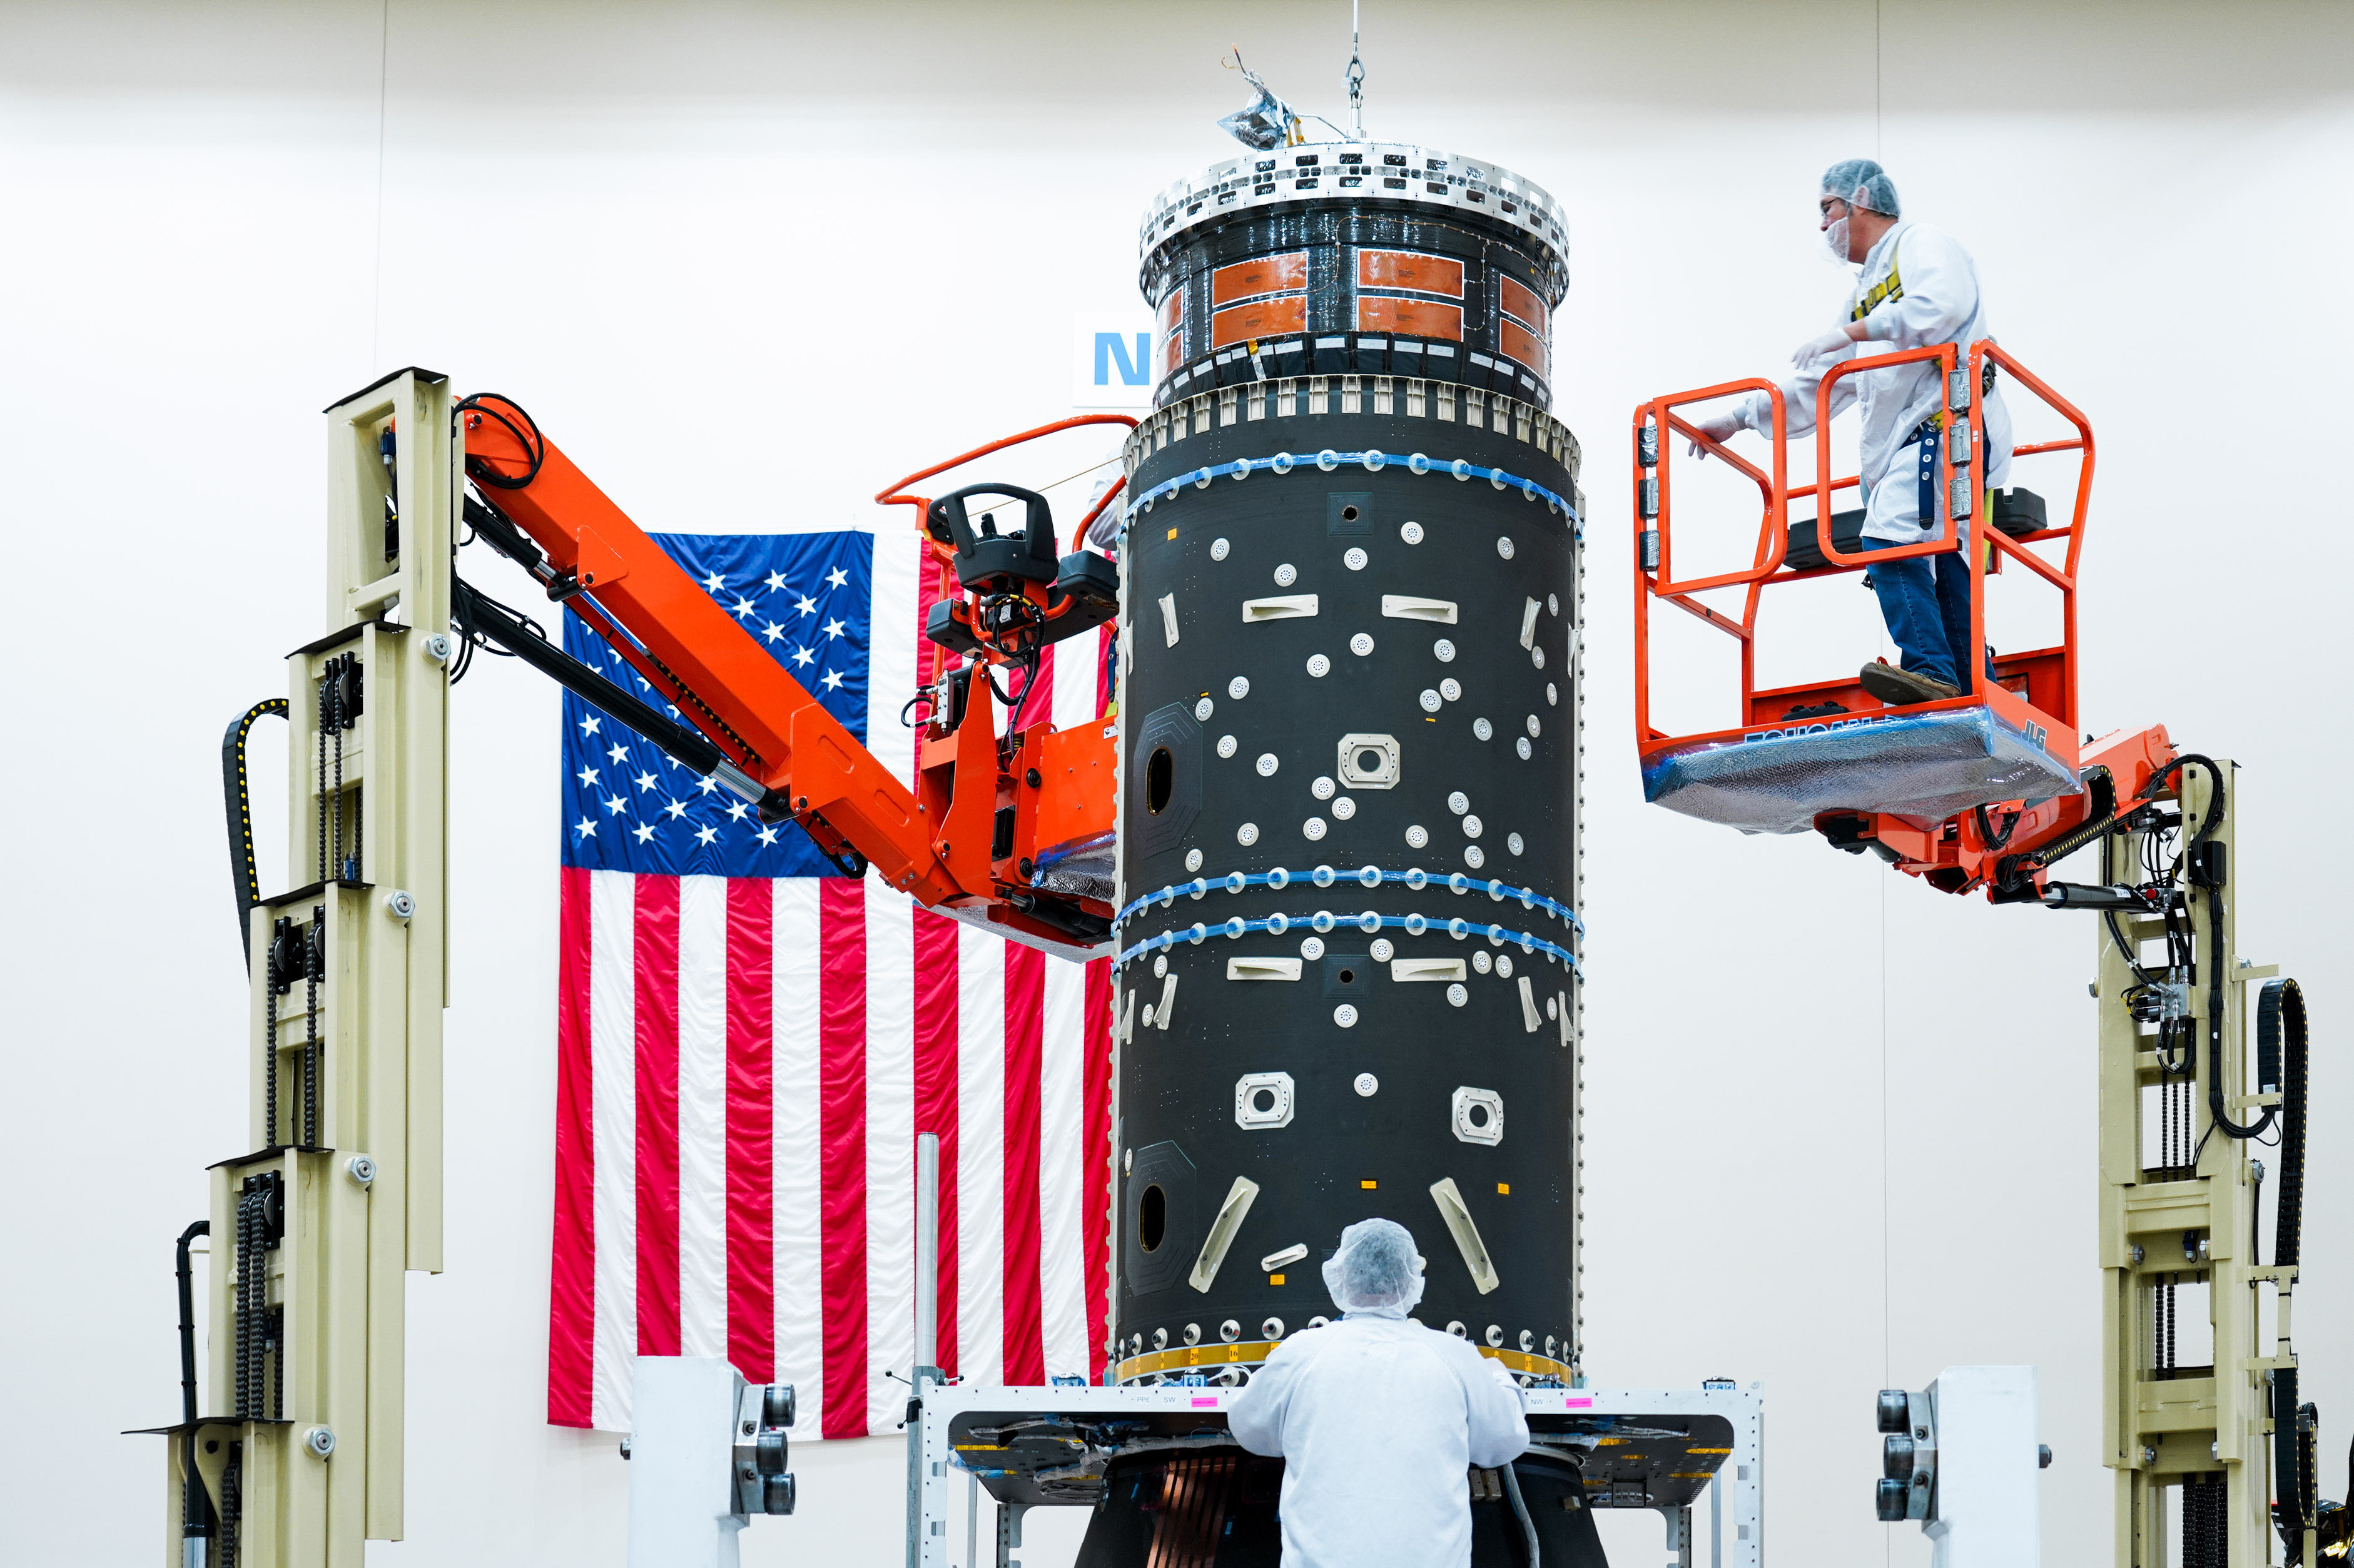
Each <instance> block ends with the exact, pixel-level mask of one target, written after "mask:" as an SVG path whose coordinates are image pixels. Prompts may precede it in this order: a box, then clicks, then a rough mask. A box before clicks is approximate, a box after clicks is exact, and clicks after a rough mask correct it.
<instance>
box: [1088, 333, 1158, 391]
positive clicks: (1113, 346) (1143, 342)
mask: <svg viewBox="0 0 2354 1568" xmlns="http://www.w3.org/2000/svg"><path fill="white" fill-rule="evenodd" d="M1134 335H1135V343H1136V353H1135V355H1134V356H1133V357H1131V356H1130V355H1129V349H1128V344H1127V343H1126V342H1124V341H1123V340H1124V339H1126V338H1128V337H1129V334H1127V333H1119V332H1099V333H1097V334H1096V365H1095V371H1096V373H1095V386H1096V387H1097V390H1098V391H1107V390H1109V388H1110V387H1111V374H1112V370H1113V369H1114V367H1115V366H1117V367H1118V369H1119V384H1120V385H1121V386H1123V387H1141V386H1143V385H1144V384H1145V366H1146V364H1147V362H1148V361H1150V359H1151V357H1152V334H1150V333H1144V332H1140V333H1137V334H1134Z"/></svg>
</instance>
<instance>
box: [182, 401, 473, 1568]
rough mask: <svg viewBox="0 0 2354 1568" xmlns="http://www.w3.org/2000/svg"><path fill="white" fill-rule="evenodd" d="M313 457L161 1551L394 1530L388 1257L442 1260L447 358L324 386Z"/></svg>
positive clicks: (271, 1549)
mask: <svg viewBox="0 0 2354 1568" xmlns="http://www.w3.org/2000/svg"><path fill="white" fill-rule="evenodd" d="M396 431H397V432H398V439H397V440H396V439H394V435H395V432H396ZM327 468H328V497H327V501H328V530H327V582H326V606H325V608H326V625H325V628H324V635H323V636H322V637H320V638H319V639H318V641H314V642H312V643H309V644H308V645H306V646H304V647H302V648H298V649H296V650H295V651H294V652H292V654H290V655H289V656H288V659H287V700H286V705H285V708H284V710H283V711H284V712H285V713H286V715H287V717H288V718H289V720H290V722H291V726H292V730H291V736H290V739H289V750H288V758H289V768H288V774H289V778H288V795H287V804H288V835H287V836H288V843H287V866H288V869H289V875H290V879H291V878H295V877H300V878H302V879H303V885H302V886H299V887H296V888H294V889H292V891H290V892H284V893H280V894H276V895H270V896H267V897H263V896H260V894H259V889H258V887H257V886H256V885H255V882H254V868H253V862H252V859H251V856H250V851H249V845H250V828H249V824H247V832H246V836H245V844H244V853H241V854H240V855H239V858H241V859H242V860H243V866H242V872H243V876H244V879H245V884H246V885H247V887H248V888H249V890H250V892H249V902H251V907H250V908H249V910H248V912H247V935H248V938H249V951H248V969H249V971H250V975H251V994H252V1005H251V1022H250V1029H249V1033H250V1035H251V1050H250V1062H251V1075H252V1087H251V1093H250V1097H249V1122H250V1124H251V1131H250V1133H249V1136H248V1140H247V1141H248V1143H249V1146H250V1147H251V1149H252V1152H251V1153H248V1154H239V1155H238V1156H236V1157H235V1158H232V1159H228V1160H223V1161H221V1162H220V1163H219V1164H217V1165H216V1166H214V1167H213V1169H212V1201H211V1221H210V1224H211V1238H212V1239H211V1249H212V1250H211V1262H212V1268H211V1272H210V1281H209V1286H208V1288H207V1291H206V1295H205V1299H204V1307H203V1310H202V1312H201V1314H200V1317H201V1319H202V1322H203V1323H204V1324H205V1325H206V1327H207V1330H208V1333H209V1352H208V1356H207V1372H208V1376H207V1380H206V1382H205V1384H204V1387H205V1390H206V1395H207V1406H208V1413H207V1414H200V1415H199V1416H198V1418H197V1419H196V1420H195V1421H194V1422H193V1423H186V1422H184V1423H182V1424H181V1425H177V1426H175V1427H172V1428H170V1429H168V1431H169V1436H170V1447H169V1458H168V1461H167V1464H168V1481H169V1485H170V1489H171V1496H172V1499H173V1505H174V1506H173V1507H172V1509H171V1510H170V1513H169V1517H170V1519H171V1524H170V1528H169V1533H168V1538H167V1542H166V1549H165V1552H164V1561H165V1562H166V1563H175V1564H188V1563H205V1564H206V1565H207V1568H292V1565H296V1564H301V1565H304V1568H309V1565H314V1564H315V1565H324V1568H361V1564H362V1561H363V1553H364V1551H365V1548H364V1546H363V1542H364V1541H366V1540H368V1539H375V1540H398V1539H399V1536H400V1533H401V1500H402V1499H401V1446H402V1378H403V1375H404V1371H405V1366H404V1359H403V1354H402V1351H403V1335H404V1331H405V1327H406V1314H405V1312H404V1309H403V1287H404V1284H405V1281H404V1278H403V1277H404V1275H405V1274H406V1273H407V1272H408V1270H411V1269H422V1270H425V1271H428V1272H435V1273H438V1272H439V1271H440V1267H441V1012H442V1009H443V1007H444V1006H446V1005H447V1003H448V993H447V990H446V984H445V980H446V976H447V973H448V942H449V920H448V913H449V911H448V902H447V897H448V886H449V874H448V840H447V835H446V833H445V832H444V823H445V820H446V810H447V794H448V779H447V771H446V766H445V747H446V739H447V734H448V708H449V680H448V671H447V665H448V662H449V659H450V655H451V646H452V644H451V638H450V636H449V633H448V628H449V625H450V592H451V589H450V582H451V517H452V516H453V515H454V514H455V513H456V510H457V507H458V504H459V501H460V496H459V491H458V482H459V481H458V475H459V465H458V463H457V462H456V461H454V459H453V456H452V452H451V399H450V390H449V385H448V382H447V381H446V379H445V378H444V377H442V376H436V375H434V374H433V373H431V372H429V371H423V370H415V369H411V370H404V371H402V372H400V373H399V374H398V375H396V376H389V377H387V379H385V380H383V381H381V382H378V383H377V384H376V385H375V386H373V387H368V388H367V389H366V390H365V391H363V392H360V393H357V394H355V395H354V396H353V397H349V398H347V399H345V401H343V402H341V403H339V404H337V405H336V406H335V407H334V408H330V409H328V410H327ZM277 710H278V705H276V704H274V703H265V704H262V705H258V706H257V707H256V708H255V709H254V710H253V712H252V713H250V714H249V715H246V718H245V719H244V720H243V721H241V724H240V726H239V733H238V736H237V745H236V757H237V759H238V760H237V766H238V767H239V768H240V769H241V766H242V754H243V753H242V730H243V729H244V728H246V727H249V726H250V725H251V724H252V723H253V722H254V721H255V720H256V719H257V718H259V717H260V716H261V715H264V714H265V713H269V712H272V711H277ZM232 853H239V851H238V850H237V849H236V848H233V850H232ZM192 1473H193V1476H194V1478H196V1480H197V1481H199V1482H200V1483H201V1490H200V1491H199V1490H197V1489H196V1488H194V1487H191V1486H190V1484H189V1482H190V1478H191V1474H192ZM207 1537H209V1539H210V1540H211V1541H212V1542H214V1550H213V1551H212V1552H211V1554H210V1556H209V1559H207V1556H206V1555H205V1542H206V1540H207Z"/></svg>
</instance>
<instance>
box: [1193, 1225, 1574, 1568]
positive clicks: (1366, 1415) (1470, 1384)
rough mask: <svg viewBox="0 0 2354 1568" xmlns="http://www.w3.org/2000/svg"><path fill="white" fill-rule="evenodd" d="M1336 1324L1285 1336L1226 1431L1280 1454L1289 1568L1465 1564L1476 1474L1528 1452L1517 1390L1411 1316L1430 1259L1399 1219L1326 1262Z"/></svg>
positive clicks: (1347, 1239)
mask: <svg viewBox="0 0 2354 1568" xmlns="http://www.w3.org/2000/svg"><path fill="white" fill-rule="evenodd" d="M1324 1287H1325V1288H1326V1289H1327V1290H1329V1291H1331V1296H1332V1304H1333V1305H1334V1306H1336V1307H1338V1308H1340V1309H1341V1319H1340V1320H1339V1321H1338V1322H1335V1323H1329V1324H1327V1325H1325V1326H1324V1327H1323V1328H1320V1329H1316V1330H1310V1331H1309V1332H1306V1333H1301V1334H1298V1335H1295V1336H1293V1337H1292V1338H1290V1339H1288V1340H1284V1341H1283V1343H1282V1344H1281V1345H1280V1346H1278V1348H1277V1349H1276V1351H1275V1353H1274V1354H1273V1355H1270V1356H1269V1357H1267V1364H1266V1365H1265V1366H1263V1367H1261V1368H1260V1369H1259V1372H1258V1375H1257V1376H1256V1377H1254V1378H1252V1379H1251V1381H1250V1382H1249V1383H1247V1384H1246V1385H1245V1387H1244V1388H1243V1391H1242V1392H1241V1393H1238V1394H1236V1395H1235V1400H1234V1404H1232V1406H1231V1407H1230V1411H1229V1415H1228V1425H1229V1426H1230V1428H1231V1429H1232V1431H1233V1432H1234V1436H1235V1441H1236V1442H1238V1443H1240V1444H1241V1445H1242V1446H1244V1447H1245V1448H1247V1449H1248V1450H1250V1451H1251V1452H1252V1453H1254V1454H1264V1455H1267V1456H1269V1457H1278V1458H1280V1459H1282V1460H1283V1462H1284V1468H1283V1495H1282V1498H1281V1500H1280V1503H1279V1510H1280V1512H1281V1515H1282V1520H1283V1568H1364V1565H1366V1564H1371V1563H1380V1564H1383V1565H1384V1568H1466V1565H1467V1564H1469V1563H1470V1561H1471V1498H1470V1489H1469V1487H1467V1486H1466V1485H1465V1483H1464V1474H1465V1471H1466V1470H1467V1469H1468V1468H1469V1467H1471V1466H1475V1465H1476V1466H1479V1467H1481V1468H1483V1469H1484V1468H1492V1467H1496V1466H1499V1465H1507V1464H1510V1463H1511V1461H1512V1460H1513V1459H1515V1458H1517V1457H1520V1455H1521V1453H1522V1450H1523V1449H1525V1448H1526V1447H1527V1446H1529V1424H1528V1419H1527V1417H1526V1416H1524V1415H1523V1414H1522V1411H1521V1394H1520V1390H1519V1389H1518V1388H1517V1387H1515V1386H1514V1385H1513V1383H1512V1379H1511V1374H1510V1373H1509V1372H1506V1371H1505V1370H1504V1369H1503V1367H1502V1366H1501V1365H1500V1364H1499V1363H1497V1362H1495V1361H1490V1360H1489V1359H1488V1358H1486V1357H1484V1356H1482V1355H1481V1354H1480V1353H1479V1351H1476V1350H1474V1349H1473V1348H1472V1347H1471V1345H1470V1343H1469V1341H1468V1340H1460V1339H1458V1338H1456V1337H1455V1336H1454V1335H1452V1334H1443V1333H1440V1332H1439V1331H1438V1330H1436V1329H1426V1328H1425V1327H1423V1326H1422V1325H1421V1324H1419V1323H1416V1322H1411V1321H1409V1320H1408V1319H1407V1318H1406V1314H1407V1313H1408V1312H1411V1311H1412V1310H1414V1308H1415V1305H1416V1303H1417V1302H1419V1301H1420V1300H1421V1299H1422V1287H1423V1278H1422V1259H1421V1257H1420V1256H1418V1255H1416V1252H1415V1247H1414V1237H1413V1236H1412V1235H1410V1234H1407V1232H1406V1228H1405V1226H1404V1225H1401V1224H1397V1223H1396V1222H1395V1221H1394V1220H1360V1221H1358V1222H1357V1223H1356V1224H1353V1225H1351V1226H1350V1227H1349V1228H1348V1229H1347V1230H1345V1231H1342V1232H1341V1246H1340V1250H1339V1251H1338V1252H1336V1253H1334V1254H1333V1255H1332V1256H1331V1259H1330V1260H1328V1261H1327V1262H1326V1263H1325V1265H1324Z"/></svg>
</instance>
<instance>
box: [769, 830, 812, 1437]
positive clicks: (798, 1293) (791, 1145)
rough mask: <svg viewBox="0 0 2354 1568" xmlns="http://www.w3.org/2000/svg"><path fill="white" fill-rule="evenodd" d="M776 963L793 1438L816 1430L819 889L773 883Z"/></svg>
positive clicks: (783, 1351) (775, 1081)
mask: <svg viewBox="0 0 2354 1568" xmlns="http://www.w3.org/2000/svg"><path fill="white" fill-rule="evenodd" d="M773 886H774V887H775V889H776V902H775V906H774V908H775V922H776V923H775V928H774V933H775V934H774V936H773V938H772V939H771V947H770V950H771V952H772V953H773V954H774V959H773V963H774V966H775V967H774V969H773V970H772V974H773V976H774V986H775V989H774V991H773V998H772V1000H773V1009H774V1015H775V1018H774V1024H773V1028H774V1033H773V1035H772V1039H773V1040H774V1042H775V1056H774V1068H773V1077H772V1080H771V1085H770V1088H771V1092H772V1093H773V1095H774V1097H775V1104H774V1106H773V1107H772V1108H771V1110H770V1112H769V1115H770V1118H771V1121H772V1126H773V1131H774V1136H775V1142H774V1144H773V1145H772V1147H771V1150H770V1154H771V1157H772V1158H773V1160H775V1166H774V1171H775V1174H774V1175H773V1177H772V1178H771V1180H772V1181H773V1182H774V1192H775V1207H774V1210H773V1211H772V1218H771V1224H773V1226H774V1229H773V1231H772V1233H771V1234H772V1236H773V1238H774V1245H775V1248H776V1260H777V1261H776V1290H777V1296H776V1316H777V1329H776V1333H777V1381H778V1382H779V1383H791V1384H792V1385H793V1387H794V1390H795V1393H796V1403H797V1405H798V1408H797V1409H796V1410H795V1411H794V1413H793V1414H794V1420H793V1434H794V1436H801V1437H814V1436H817V1435H818V1434H819V1433H821V1432H822V1431H823V1430H824V1425H823V1423H824V1419H825V1377H824V1373H825V1351H824V1343H825V1341H824V1321H823V1319H824V1312H823V1310H822V1301H823V1299H824V1298H823V1294H822V1274H821V1271H820V1260H821V1256H822V1237H821V1235H820V1234H819V1229H820V1226H819V1219H820V1216H819V1211H818V1184H819V1183H818V1176H819V1155H818V1093H819V1087H820V1083H819V1078H820V1072H819V1056H818V978H817V976H818V953H817V889H818V885H817V883H816V881H815V880H814V879H813V878H809V877H798V876H795V877H779V879H778V880H777V881H776V882H775V883H774V884H773Z"/></svg>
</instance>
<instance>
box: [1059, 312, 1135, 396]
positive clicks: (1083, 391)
mask: <svg viewBox="0 0 2354 1568" xmlns="http://www.w3.org/2000/svg"><path fill="white" fill-rule="evenodd" d="M1140 319H1141V320H1142V321H1143V324H1142V325H1139V324H1137V323H1138V322H1139V321H1140ZM1071 324H1072V331H1071V402H1072V403H1073V404H1074V405H1075V406H1076V407H1078V408H1145V407H1147V406H1148V405H1149V404H1150V402H1151V399H1152V327H1151V323H1150V318H1144V317H1141V313H1139V312H1134V311H1128V310H1117V309H1115V310H1102V309H1097V310H1090V311H1081V312H1078V313H1075V314H1074V316H1073V318H1072V323H1071Z"/></svg>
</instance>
